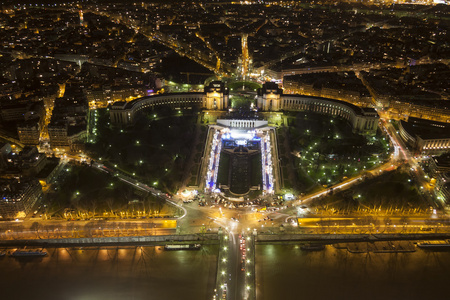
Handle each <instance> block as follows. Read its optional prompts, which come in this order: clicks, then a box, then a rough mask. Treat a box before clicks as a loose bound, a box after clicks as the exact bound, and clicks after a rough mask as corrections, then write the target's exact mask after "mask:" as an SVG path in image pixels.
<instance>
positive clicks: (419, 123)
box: [401, 118, 450, 140]
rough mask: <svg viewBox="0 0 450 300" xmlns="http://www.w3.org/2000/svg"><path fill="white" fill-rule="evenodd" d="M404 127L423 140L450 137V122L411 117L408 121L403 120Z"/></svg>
mask: <svg viewBox="0 0 450 300" xmlns="http://www.w3.org/2000/svg"><path fill="white" fill-rule="evenodd" d="M401 123H402V124H401V125H402V126H403V128H404V129H405V130H406V131H407V132H408V133H409V134H410V135H412V136H418V137H420V138H421V139H423V140H428V139H448V138H450V124H447V123H442V122H435V121H429V120H425V119H418V118H409V120H408V122H405V121H401Z"/></svg>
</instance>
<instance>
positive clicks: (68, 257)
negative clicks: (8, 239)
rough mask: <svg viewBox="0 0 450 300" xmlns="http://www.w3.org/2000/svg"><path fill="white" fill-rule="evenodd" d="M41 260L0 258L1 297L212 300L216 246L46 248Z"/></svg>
mask: <svg viewBox="0 0 450 300" xmlns="http://www.w3.org/2000/svg"><path fill="white" fill-rule="evenodd" d="M44 250H45V251H47V252H48V255H47V256H45V257H42V258H31V259H30V258H28V259H17V258H13V257H9V256H5V257H2V258H0V270H1V272H0V290H1V292H0V293H1V299H14V300H22V299H24V300H25V299H55V300H103V299H104V300H115V299H121V300H124V299H133V300H140V299H199V300H200V299H205V300H206V299H211V298H212V294H213V290H214V281H215V272H216V268H217V253H218V246H213V245H205V246H203V247H202V249H201V250H199V251H164V249H163V248H162V247H120V248H117V247H101V248H98V247H93V248H81V249H80V248H49V249H44Z"/></svg>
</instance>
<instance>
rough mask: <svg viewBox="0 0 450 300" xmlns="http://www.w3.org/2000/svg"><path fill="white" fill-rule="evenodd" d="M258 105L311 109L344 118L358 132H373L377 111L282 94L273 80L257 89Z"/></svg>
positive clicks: (279, 109) (316, 98)
mask: <svg viewBox="0 0 450 300" xmlns="http://www.w3.org/2000/svg"><path fill="white" fill-rule="evenodd" d="M257 103H258V107H259V108H260V109H261V110H264V111H282V110H285V111H312V112H317V113H321V114H327V115H331V116H338V117H341V118H343V119H346V120H347V121H348V122H349V123H350V125H351V126H352V128H353V132H355V133H359V134H375V133H376V132H377V128H378V119H379V116H378V113H377V112H376V110H375V109H373V108H368V107H364V108H363V107H359V106H356V105H353V104H350V103H348V102H344V101H339V100H333V99H328V98H321V97H312V96H302V95H289V94H288V95H284V94H283V92H282V90H281V89H280V88H279V87H278V85H277V84H276V83H274V82H266V83H265V84H264V85H263V87H262V88H261V89H259V90H258V100H257Z"/></svg>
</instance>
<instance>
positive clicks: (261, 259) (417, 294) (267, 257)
mask: <svg viewBox="0 0 450 300" xmlns="http://www.w3.org/2000/svg"><path fill="white" fill-rule="evenodd" d="M449 280H450V252H432V251H423V250H420V249H417V251H416V252H411V253H373V252H369V253H357V254H352V253H350V252H348V251H347V250H346V249H336V248H334V247H333V246H326V248H325V250H322V251H303V250H301V249H300V247H299V246H296V245H257V247H256V282H257V291H256V292H257V299H258V300H273V299H308V300H313V299H333V300H337V299H343V300H344V299H346V300H348V299H365V300H374V299H383V300H386V299H408V300H411V299H421V300H424V299H448V292H447V290H446V289H447V286H448V283H449Z"/></svg>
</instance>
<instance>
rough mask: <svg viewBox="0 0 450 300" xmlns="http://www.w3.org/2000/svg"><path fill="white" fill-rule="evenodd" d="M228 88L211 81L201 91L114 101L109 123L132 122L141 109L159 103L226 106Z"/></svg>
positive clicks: (186, 105) (152, 106) (220, 83)
mask: <svg viewBox="0 0 450 300" xmlns="http://www.w3.org/2000/svg"><path fill="white" fill-rule="evenodd" d="M228 94H229V92H228V89H227V88H226V87H225V84H224V83H223V82H221V81H213V82H211V83H210V84H209V86H207V87H205V91H204V92H203V93H201V92H200V93H173V94H159V95H154V96H148V97H142V98H138V99H135V100H133V101H130V102H124V101H118V102H115V103H114V104H113V105H112V107H111V109H110V110H109V114H110V118H111V123H113V124H118V125H129V124H133V123H134V121H135V119H136V116H137V115H138V113H139V112H141V111H143V110H148V109H153V108H155V107H157V106H160V105H167V106H170V107H173V108H177V107H193V106H197V107H202V108H206V109H209V110H223V109H227V108H228Z"/></svg>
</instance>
